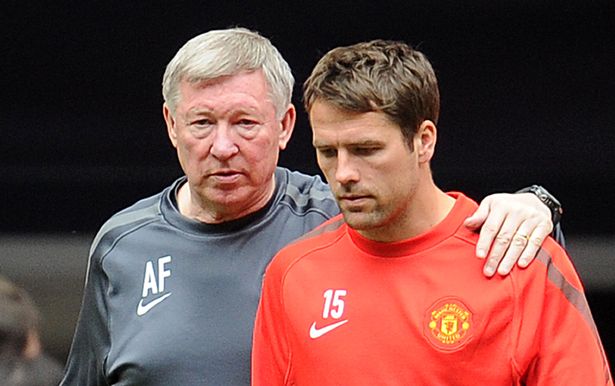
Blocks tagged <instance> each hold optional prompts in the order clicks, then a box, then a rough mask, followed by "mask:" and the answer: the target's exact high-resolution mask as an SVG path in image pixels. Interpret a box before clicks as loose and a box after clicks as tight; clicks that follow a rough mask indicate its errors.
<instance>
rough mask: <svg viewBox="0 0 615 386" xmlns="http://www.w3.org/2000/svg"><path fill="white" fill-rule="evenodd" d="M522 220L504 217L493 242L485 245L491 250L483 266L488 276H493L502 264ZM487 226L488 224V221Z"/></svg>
mask: <svg viewBox="0 0 615 386" xmlns="http://www.w3.org/2000/svg"><path fill="white" fill-rule="evenodd" d="M487 222H489V219H487ZM520 222H521V221H520V220H518V219H516V218H514V217H510V216H508V217H504V219H503V220H502V224H501V226H500V228H499V230H498V232H497V234H496V236H495V237H494V238H493V240H492V242H491V244H490V245H488V246H486V247H485V248H486V249H487V250H489V257H488V258H487V261H486V262H485V266H484V267H483V272H484V274H485V275H486V276H493V275H494V274H495V272H496V270H497V268H498V266H499V265H500V261H502V258H503V257H504V254H505V253H506V251H507V250H508V247H509V246H510V243H511V242H512V237H513V235H514V234H515V232H516V231H517V228H518V227H519V225H520ZM485 226H487V223H486V224H485ZM479 241H480V238H479Z"/></svg>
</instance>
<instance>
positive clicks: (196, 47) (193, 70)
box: [162, 27, 295, 118]
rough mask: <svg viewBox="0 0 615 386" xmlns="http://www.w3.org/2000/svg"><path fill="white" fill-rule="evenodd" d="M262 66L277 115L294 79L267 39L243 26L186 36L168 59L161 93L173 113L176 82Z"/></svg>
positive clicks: (283, 107) (285, 104) (288, 97)
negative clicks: (184, 41) (186, 38)
mask: <svg viewBox="0 0 615 386" xmlns="http://www.w3.org/2000/svg"><path fill="white" fill-rule="evenodd" d="M259 69H262V71H263V74H264V76H265V80H266V82H267V84H268V86H269V97H270V98H271V102H272V103H273V104H274V106H275V110H276V115H277V116H278V118H281V117H282V116H283V114H284V113H285V112H286V109H287V107H288V105H289V104H290V102H291V98H292V92H293V85H294V83H295V79H294V78H293V75H292V73H291V70H290V66H289V65H288V63H287V62H286V60H284V58H283V57H282V55H281V54H280V52H279V51H278V50H277V48H275V47H274V46H273V44H271V41H269V39H267V38H265V37H263V36H261V35H259V34H258V33H257V32H254V31H250V30H248V29H246V28H239V27H236V28H229V29H222V30H212V31H209V32H205V33H203V34H201V35H197V36H195V37H194V38H192V39H190V40H189V41H188V42H186V44H184V46H183V47H181V48H180V49H179V51H177V54H175V56H174V57H173V59H171V61H170V62H169V64H168V65H167V68H166V70H165V72H164V76H163V78H162V96H163V98H164V101H165V103H166V104H167V106H168V107H169V109H170V110H171V113H172V114H174V113H175V109H176V107H177V104H178V103H179V98H180V95H179V84H180V82H181V81H183V80H187V81H188V82H190V83H193V82H200V81H204V80H211V79H216V78H219V77H221V76H229V75H235V74H237V73H239V72H242V71H256V70H259Z"/></svg>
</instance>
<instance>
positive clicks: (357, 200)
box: [337, 194, 372, 206]
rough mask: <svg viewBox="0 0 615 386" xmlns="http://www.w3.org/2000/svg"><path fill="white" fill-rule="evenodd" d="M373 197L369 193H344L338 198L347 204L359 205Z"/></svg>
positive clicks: (341, 202)
mask: <svg viewBox="0 0 615 386" xmlns="http://www.w3.org/2000/svg"><path fill="white" fill-rule="evenodd" d="M371 198H372V197H371V196H368V195H354V194H353V195H342V196H338V197H337V200H338V201H339V202H340V204H343V205H345V206H358V205H363V204H365V203H366V202H367V201H368V200H370V199H371Z"/></svg>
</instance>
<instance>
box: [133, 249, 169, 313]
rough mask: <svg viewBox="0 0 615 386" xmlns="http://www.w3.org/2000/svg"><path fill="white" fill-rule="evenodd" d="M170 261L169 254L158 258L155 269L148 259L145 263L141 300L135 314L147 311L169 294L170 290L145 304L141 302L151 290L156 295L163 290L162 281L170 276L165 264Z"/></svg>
mask: <svg viewBox="0 0 615 386" xmlns="http://www.w3.org/2000/svg"><path fill="white" fill-rule="evenodd" d="M170 262H171V256H164V257H159V258H158V264H157V267H156V268H157V270H156V269H154V263H153V262H151V261H148V262H147V263H146V264H145V274H144V276H143V293H142V294H141V300H140V301H139V305H138V306H137V315H138V316H143V315H145V314H146V313H148V312H149V311H150V310H151V309H152V308H154V307H155V306H157V305H158V304H160V303H161V302H162V301H163V300H164V299H166V298H168V297H169V296H171V292H169V293H167V294H164V295H161V296H157V297H155V298H154V299H152V300H150V301H149V302H148V303H147V304H143V302H144V300H145V298H146V297H147V296H148V294H149V293H150V292H151V294H152V295H154V296H156V295H159V294H161V293H163V292H164V281H165V279H166V278H167V277H171V270H170V269H167V268H166V265H167V264H169V263H170Z"/></svg>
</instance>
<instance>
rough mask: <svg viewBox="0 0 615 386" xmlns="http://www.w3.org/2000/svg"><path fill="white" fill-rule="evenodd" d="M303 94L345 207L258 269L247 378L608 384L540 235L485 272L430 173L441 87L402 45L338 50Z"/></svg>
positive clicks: (322, 162)
mask: <svg viewBox="0 0 615 386" xmlns="http://www.w3.org/2000/svg"><path fill="white" fill-rule="evenodd" d="M304 92H305V95H304V100H305V104H306V110H307V111H308V113H309V115H310V122H311V125H312V129H313V144H314V147H315V148H316V153H317V159H318V164H319V166H320V168H321V169H322V171H323V172H324V174H325V176H326V178H327V181H328V182H329V185H330V187H331V190H332V191H333V193H334V195H335V197H336V199H337V202H338V204H339V206H340V208H341V211H342V215H341V216H337V217H334V218H333V219H331V220H329V221H328V222H326V223H325V224H324V225H323V226H321V227H319V228H318V229H317V230H315V231H313V232H311V233H309V234H308V235H306V236H304V237H303V238H302V239H300V240H299V241H296V242H294V243H293V244H291V245H290V246H288V247H286V248H284V249H283V250H282V251H281V252H280V253H279V254H278V255H277V256H276V257H275V258H274V260H273V262H272V263H271V265H270V266H269V268H268V269H267V272H266V275H265V280H264V284H263V292H262V297H261V302H260V305H259V310H258V313H257V320H256V325H255V332H254V334H255V336H254V348H253V357H252V360H253V372H252V377H253V384H254V385H257V386H258V385H292V384H298V385H319V386H324V385H339V384H344V385H375V384H387V385H411V384H412V385H582V384H583V385H613V382H612V378H611V375H610V372H609V368H608V364H607V361H606V358H605V355H604V351H603V348H602V346H601V343H600V339H599V337H598V335H597V332H596V327H595V325H594V322H593V320H592V316H591V313H590V310H589V308H588V305H587V302H586V299H585V297H584V294H583V288H582V285H581V282H580V280H579V278H578V276H577V274H576V272H575V270H574V268H573V266H572V264H571V262H570V260H569V258H568V256H567V255H566V253H565V252H564V250H563V249H562V248H561V247H560V246H559V245H557V243H555V242H554V241H553V240H552V239H548V240H547V241H546V242H545V243H544V244H543V246H542V249H541V251H540V252H539V254H538V262H537V263H536V264H533V265H531V266H530V267H529V268H527V270H526V271H520V270H516V271H513V272H512V273H511V274H510V275H509V276H506V277H499V276H498V277H494V278H486V277H484V276H482V275H481V274H480V269H479V265H480V262H479V261H477V260H476V259H475V258H474V249H475V246H476V242H477V240H478V237H477V235H476V234H474V233H472V232H470V231H468V230H467V229H466V228H465V227H464V226H463V220H464V219H465V218H466V217H467V216H468V215H469V214H470V213H472V212H473V211H474V210H475V209H476V204H475V203H474V202H473V201H472V200H470V199H469V198H467V197H466V196H464V195H463V194H462V193H444V192H443V191H441V190H440V189H439V188H438V187H437V186H436V185H435V183H434V181H433V178H432V175H431V170H430V161H431V158H432V157H433V154H434V151H435V145H436V139H437V129H436V123H437V120H438V113H439V91H438V85H437V80H436V77H435V75H434V72H433V69H432V67H431V65H430V63H429V62H428V61H427V59H426V58H425V57H424V55H423V54H421V53H420V52H418V51H415V50H413V49H411V48H410V47H408V46H407V45H405V44H403V43H399V42H389V41H380V40H378V41H372V42H369V43H360V44H356V45H353V46H350V47H341V48H336V49H334V50H332V51H330V52H329V53H327V54H326V55H325V56H324V57H323V58H322V59H321V60H320V61H319V63H318V64H317V65H316V68H315V69H314V70H313V72H312V75H311V76H310V78H309V79H308V80H307V81H306V83H305V88H304Z"/></svg>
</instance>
